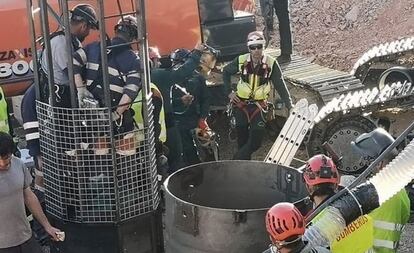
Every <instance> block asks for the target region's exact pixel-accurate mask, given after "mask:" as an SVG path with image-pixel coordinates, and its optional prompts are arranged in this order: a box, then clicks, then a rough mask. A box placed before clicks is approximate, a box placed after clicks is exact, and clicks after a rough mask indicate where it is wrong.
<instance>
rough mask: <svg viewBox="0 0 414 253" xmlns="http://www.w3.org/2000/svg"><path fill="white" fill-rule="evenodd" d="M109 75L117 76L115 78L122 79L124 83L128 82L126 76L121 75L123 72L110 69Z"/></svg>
mask: <svg viewBox="0 0 414 253" xmlns="http://www.w3.org/2000/svg"><path fill="white" fill-rule="evenodd" d="M108 73H109V74H110V75H111V76H115V77H118V78H119V77H122V79H124V82H126V77H125V76H123V75H121V72H119V71H118V70H117V69H115V68H111V67H108Z"/></svg>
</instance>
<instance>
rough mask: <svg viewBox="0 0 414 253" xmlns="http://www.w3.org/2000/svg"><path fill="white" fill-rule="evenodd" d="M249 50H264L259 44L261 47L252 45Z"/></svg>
mask: <svg viewBox="0 0 414 253" xmlns="http://www.w3.org/2000/svg"><path fill="white" fill-rule="evenodd" d="M249 49H250V50H252V51H253V50H261V49H263V45H262V44H259V45H250V46H249Z"/></svg>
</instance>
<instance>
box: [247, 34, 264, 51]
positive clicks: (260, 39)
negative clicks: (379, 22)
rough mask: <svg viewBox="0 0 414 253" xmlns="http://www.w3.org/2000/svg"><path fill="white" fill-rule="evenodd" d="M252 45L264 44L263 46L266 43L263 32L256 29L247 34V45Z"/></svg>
mask: <svg viewBox="0 0 414 253" xmlns="http://www.w3.org/2000/svg"><path fill="white" fill-rule="evenodd" d="M252 45H262V47H264V46H265V45H266V40H265V37H264V35H263V33H262V32H260V31H254V32H251V33H249V35H247V46H248V47H250V46H252Z"/></svg>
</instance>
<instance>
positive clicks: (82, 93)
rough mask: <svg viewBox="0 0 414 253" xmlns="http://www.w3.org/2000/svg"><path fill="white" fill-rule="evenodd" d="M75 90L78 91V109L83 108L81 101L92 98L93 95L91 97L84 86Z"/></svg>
mask: <svg viewBox="0 0 414 253" xmlns="http://www.w3.org/2000/svg"><path fill="white" fill-rule="evenodd" d="M77 90H78V104H79V107H83V99H85V98H93V95H92V93H90V92H89V91H88V89H87V88H86V86H84V87H78V88H77Z"/></svg>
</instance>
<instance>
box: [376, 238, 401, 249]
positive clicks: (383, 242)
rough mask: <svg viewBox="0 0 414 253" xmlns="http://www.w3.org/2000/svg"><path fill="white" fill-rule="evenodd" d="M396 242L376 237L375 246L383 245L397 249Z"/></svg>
mask: <svg viewBox="0 0 414 253" xmlns="http://www.w3.org/2000/svg"><path fill="white" fill-rule="evenodd" d="M395 246H396V243H395V242H393V241H388V240H381V239H374V247H383V248H387V249H395V248H396V247H395Z"/></svg>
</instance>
